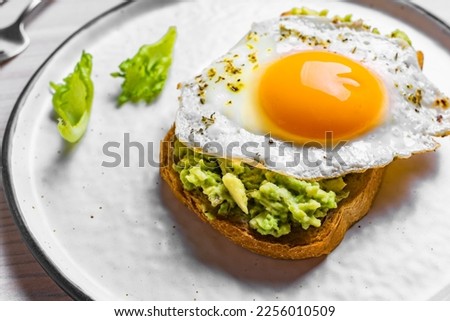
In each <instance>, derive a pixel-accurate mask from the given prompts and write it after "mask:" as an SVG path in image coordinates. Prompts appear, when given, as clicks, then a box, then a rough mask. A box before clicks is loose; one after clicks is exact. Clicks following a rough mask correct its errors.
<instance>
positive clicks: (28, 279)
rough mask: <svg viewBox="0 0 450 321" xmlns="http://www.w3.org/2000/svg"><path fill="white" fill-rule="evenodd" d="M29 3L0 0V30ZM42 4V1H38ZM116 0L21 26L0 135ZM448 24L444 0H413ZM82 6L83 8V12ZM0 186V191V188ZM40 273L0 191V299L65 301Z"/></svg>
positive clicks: (63, 7)
mask: <svg viewBox="0 0 450 321" xmlns="http://www.w3.org/2000/svg"><path fill="white" fill-rule="evenodd" d="M28 1H29V0H7V1H6V2H5V0H0V3H4V4H3V5H0V28H1V27H4V26H6V25H8V24H9V23H10V22H12V21H13V18H14V17H15V16H17V15H18V14H19V12H20V11H21V9H22V8H24V7H25V6H26V5H27V3H28ZM44 1H46V0H44ZM120 2H121V1H120V0H96V1H92V0H53V1H51V0H47V3H46V4H44V5H43V6H42V7H41V9H40V10H38V11H37V12H36V13H35V14H34V15H33V16H32V17H31V18H30V19H29V20H28V21H27V24H26V30H27V32H28V34H29V36H30V38H31V40H32V42H31V45H30V47H29V48H28V49H27V50H26V51H25V52H23V53H22V54H21V55H19V56H18V57H16V58H14V59H13V60H11V61H9V62H7V63H4V64H0V135H1V137H3V133H4V130H5V127H6V123H7V121H8V117H9V114H10V112H11V110H12V108H13V106H14V103H15V101H16V100H17V98H18V96H19V94H20V92H21V91H22V89H23V88H24V86H25V85H26V83H27V81H28V80H29V78H30V77H31V76H32V75H33V73H34V72H35V70H36V69H37V68H38V67H39V66H40V65H41V64H42V62H43V61H44V59H45V58H46V57H47V56H48V55H50V54H51V53H52V52H53V50H54V49H55V48H56V47H57V46H58V45H59V44H60V43H61V42H62V41H63V40H64V39H66V38H67V37H68V36H69V35H71V34H72V33H73V32H75V31H76V30H77V29H78V28H80V27H81V26H82V25H83V24H85V23H86V22H88V21H89V20H91V19H92V18H94V17H96V16H97V15H99V14H100V13H102V12H104V11H105V10H107V9H109V8H111V7H113V6H115V5H117V4H118V3H120ZM414 2H416V3H419V4H420V5H423V6H424V7H425V8H427V9H428V10H430V11H432V12H434V13H436V14H437V15H438V16H440V17H441V18H442V19H443V20H446V21H448V22H450V2H449V1H448V0H434V1H428V0H415V1H414ZM87 8H88V9H87ZM0 188H1V187H0ZM70 299H71V298H70V297H69V296H68V295H67V294H65V293H64V291H62V290H61V289H60V288H59V287H58V285H57V284H56V283H55V282H54V281H53V280H52V279H51V278H50V277H49V276H48V275H47V274H46V273H45V271H44V270H43V269H42V268H41V266H40V265H39V264H38V263H37V261H36V260H35V259H34V257H33V256H32V254H31V252H30V251H29V250H28V248H27V246H26V245H25V243H24V242H23V240H22V238H21V235H20V232H19V230H18V228H17V227H16V225H15V224H14V222H13V219H12V216H11V214H10V212H9V210H8V206H7V204H6V200H5V197H4V194H3V192H0V300H70Z"/></svg>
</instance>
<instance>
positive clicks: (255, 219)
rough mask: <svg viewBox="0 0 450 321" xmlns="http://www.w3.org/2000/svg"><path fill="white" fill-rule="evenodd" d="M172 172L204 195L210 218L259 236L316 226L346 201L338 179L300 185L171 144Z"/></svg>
mask: <svg viewBox="0 0 450 321" xmlns="http://www.w3.org/2000/svg"><path fill="white" fill-rule="evenodd" d="M174 157H175V164H174V169H175V170H176V171H177V172H178V173H179V175H180V179H181V182H182V183H183V187H184V188H185V189H186V190H188V191H197V192H201V193H203V194H204V195H206V196H207V198H208V200H209V202H210V203H211V207H212V208H213V209H215V213H209V212H205V215H206V216H207V217H208V218H214V216H221V217H233V216H238V217H239V218H241V219H244V220H246V221H248V223H249V226H250V227H251V228H252V229H254V230H256V231H258V232H259V233H260V234H262V235H272V236H275V237H280V236H282V235H285V234H289V233H290V231H291V228H292V227H294V226H301V227H302V228H303V229H305V230H306V229H308V228H310V227H311V226H313V227H319V226H320V225H321V219H322V218H324V217H325V216H326V215H327V213H328V211H329V210H330V209H333V208H336V207H337V203H338V202H339V201H340V200H342V199H344V198H346V197H347V196H348V193H347V192H346V191H345V190H344V188H345V182H344V180H343V179H342V177H339V178H336V179H329V180H322V181H318V182H314V181H303V180H300V179H297V178H294V177H289V176H285V175H282V174H278V173H275V172H272V171H269V170H265V169H260V168H256V167H252V166H249V165H247V164H245V163H243V162H241V161H230V160H225V159H220V158H215V157H211V156H208V155H205V154H202V153H198V152H194V151H193V150H192V149H189V148H187V147H185V146H184V145H183V144H182V143H180V142H179V141H176V142H175V148H174Z"/></svg>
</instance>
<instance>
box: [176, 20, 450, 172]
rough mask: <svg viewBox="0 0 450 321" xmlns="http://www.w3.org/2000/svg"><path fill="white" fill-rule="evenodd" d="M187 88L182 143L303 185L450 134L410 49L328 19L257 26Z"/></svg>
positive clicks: (442, 101) (446, 112)
mask: <svg viewBox="0 0 450 321" xmlns="http://www.w3.org/2000/svg"><path fill="white" fill-rule="evenodd" d="M180 90H181V94H180V97H179V100H180V107H179V110H178V113H177V117H176V135H177V137H178V139H180V140H181V141H182V142H184V143H186V144H187V145H188V146H191V147H195V148H201V149H202V150H203V151H204V152H206V153H210V154H213V155H216V156H219V157H228V158H230V157H231V158H239V159H242V160H244V161H248V162H250V163H254V164H257V165H258V166H264V167H266V168H268V169H271V170H274V171H278V172H281V173H284V174H286V175H292V176H295V177H298V178H302V179H321V178H329V177H336V176H341V175H344V174H346V173H350V172H361V171H365V170H367V169H369V168H374V167H382V166H385V165H387V164H389V163H390V162H392V161H393V160H394V159H395V158H406V157H410V156H411V155H412V154H415V153H421V152H425V151H432V150H435V149H436V148H437V147H438V146H439V144H438V143H437V142H436V141H435V139H434V137H435V136H444V135H446V134H448V133H449V132H450V109H449V108H448V107H449V105H450V101H449V98H448V97H447V96H445V95H444V94H443V93H442V92H441V91H440V90H439V89H438V88H437V87H436V86H435V85H434V84H433V83H431V81H430V80H429V79H427V77H426V76H425V75H424V74H423V73H422V71H421V68H420V65H419V62H418V59H417V53H416V50H415V49H414V48H413V47H412V46H411V45H410V44H408V43H407V42H406V41H405V40H404V39H400V38H392V37H390V36H384V35H380V34H378V33H377V32H376V31H374V30H372V29H370V28H368V27H366V26H364V25H362V24H360V25H358V24H350V23H341V22H339V21H336V20H333V19H328V18H325V17H316V16H298V15H287V16H282V17H280V18H277V19H271V20H267V21H262V22H259V23H255V24H253V26H252V28H251V30H250V31H249V32H247V34H246V35H245V36H244V37H243V38H242V40H241V41H239V42H238V43H237V44H236V45H235V46H234V47H233V48H232V49H231V50H230V51H229V52H228V53H226V54H225V55H224V56H222V57H220V58H219V59H217V60H216V61H214V62H212V63H211V64H210V65H209V66H208V67H206V68H205V69H204V70H203V71H202V72H201V74H199V75H197V76H196V77H194V79H192V80H190V81H187V82H184V83H181V84H180Z"/></svg>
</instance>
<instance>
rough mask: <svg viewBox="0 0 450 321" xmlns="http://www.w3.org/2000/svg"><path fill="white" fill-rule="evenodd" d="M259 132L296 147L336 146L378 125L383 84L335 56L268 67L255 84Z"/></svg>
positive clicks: (308, 54) (311, 54)
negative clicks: (329, 143)
mask: <svg viewBox="0 0 450 321" xmlns="http://www.w3.org/2000/svg"><path fill="white" fill-rule="evenodd" d="M258 91H259V99H260V102H259V106H260V108H261V110H262V114H263V119H264V121H265V122H266V125H265V127H267V128H268V129H270V132H271V133H272V135H274V136H278V137H279V138H281V139H284V140H290V141H294V142H297V143H305V142H307V141H319V142H323V141H324V140H325V138H326V137H329V134H328V136H327V132H331V135H332V137H333V139H335V140H337V141H339V140H344V139H349V138H353V137H356V136H358V135H361V134H363V133H365V132H367V131H368V130H370V129H372V128H373V127H374V126H376V125H377V124H378V123H380V122H381V120H382V118H383V116H384V111H385V108H386V95H385V91H386V90H385V88H384V85H383V83H382V82H381V81H380V80H379V79H378V77H377V76H376V75H375V74H374V73H372V72H371V71H370V70H368V69H367V68H366V67H364V66H363V65H361V64H360V63H358V62H356V61H354V60H352V59H349V58H347V57H344V56H342V55H339V54H335V53H331V52H325V51H305V52H300V53H296V54H292V55H289V56H286V57H284V58H282V59H280V60H278V61H276V62H275V63H273V64H271V65H269V66H268V67H267V69H266V70H265V71H264V74H263V75H262V78H261V81H260V84H259V88H258Z"/></svg>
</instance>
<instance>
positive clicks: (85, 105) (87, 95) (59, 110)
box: [50, 51, 94, 143]
mask: <svg viewBox="0 0 450 321" xmlns="http://www.w3.org/2000/svg"><path fill="white" fill-rule="evenodd" d="M91 72H92V55H90V54H88V53H86V52H84V51H83V53H82V55H81V59H80V61H79V62H78V63H77V65H76V66H75V69H74V71H73V73H71V74H69V75H68V76H67V77H66V78H64V82H63V83H62V84H55V83H53V82H51V83H50V86H51V88H52V89H53V90H54V93H53V99H52V103H53V109H54V110H55V112H56V114H57V116H58V130H59V133H60V134H61V136H62V137H63V138H64V139H65V140H66V141H68V142H70V143H75V142H77V141H78V140H80V138H81V137H82V136H83V134H84V133H85V131H86V129H87V126H88V123H89V117H90V114H91V106H92V100H93V97H94V84H93V82H92V80H91Z"/></svg>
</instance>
